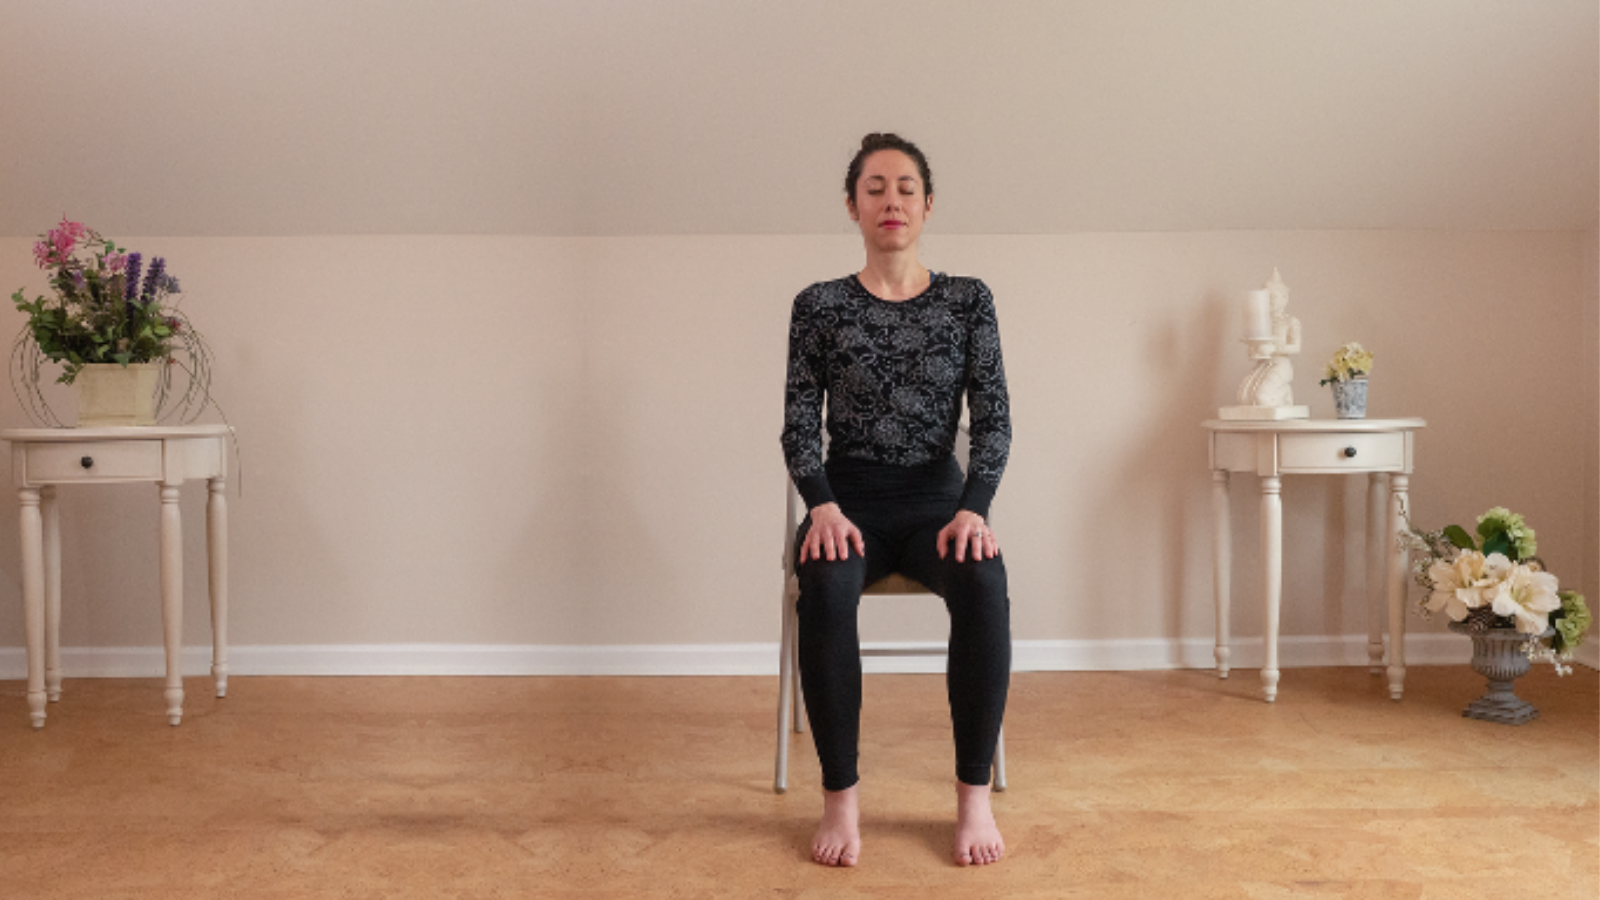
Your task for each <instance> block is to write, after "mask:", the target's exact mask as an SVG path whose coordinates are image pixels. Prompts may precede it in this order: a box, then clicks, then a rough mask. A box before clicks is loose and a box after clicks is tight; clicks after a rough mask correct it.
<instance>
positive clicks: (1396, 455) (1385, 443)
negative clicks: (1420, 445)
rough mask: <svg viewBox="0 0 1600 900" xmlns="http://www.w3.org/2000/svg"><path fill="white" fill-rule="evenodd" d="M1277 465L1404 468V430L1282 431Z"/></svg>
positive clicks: (1307, 469)
mask: <svg viewBox="0 0 1600 900" xmlns="http://www.w3.org/2000/svg"><path fill="white" fill-rule="evenodd" d="M1278 465H1279V468H1281V469H1282V470H1283V471H1285V472H1340V471H1351V472H1373V471H1377V472H1384V471H1397V472H1398V471H1404V470H1405V468H1406V435H1405V434H1404V433H1403V432H1398V431H1392V432H1378V433H1372V432H1333V433H1323V434H1292V433H1291V434H1282V435H1279V437H1278Z"/></svg>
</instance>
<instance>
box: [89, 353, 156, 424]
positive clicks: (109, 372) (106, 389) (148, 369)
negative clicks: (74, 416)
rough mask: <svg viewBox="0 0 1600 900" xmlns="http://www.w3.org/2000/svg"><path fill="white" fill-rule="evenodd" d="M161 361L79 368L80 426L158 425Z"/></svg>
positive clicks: (95, 365)
mask: <svg viewBox="0 0 1600 900" xmlns="http://www.w3.org/2000/svg"><path fill="white" fill-rule="evenodd" d="M160 376H161V367H160V364H159V363H134V364H132V365H128V366H119V365H117V364H115V363H110V364H100V363H96V364H92V365H87V366H84V367H83V368H82V369H80V370H79V371H78V377H77V378H75V379H73V382H72V383H73V385H74V386H76V387H77V389H78V427H79V428H102V427H105V426H109V425H154V424H155V423H156V381H157V379H158V378H160Z"/></svg>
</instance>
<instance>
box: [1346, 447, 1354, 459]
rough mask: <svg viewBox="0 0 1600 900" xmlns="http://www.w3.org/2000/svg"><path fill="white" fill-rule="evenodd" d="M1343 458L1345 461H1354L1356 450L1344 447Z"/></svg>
mask: <svg viewBox="0 0 1600 900" xmlns="http://www.w3.org/2000/svg"><path fill="white" fill-rule="evenodd" d="M1344 458H1345V459H1355V458H1356V448H1354V447H1346V448H1344Z"/></svg>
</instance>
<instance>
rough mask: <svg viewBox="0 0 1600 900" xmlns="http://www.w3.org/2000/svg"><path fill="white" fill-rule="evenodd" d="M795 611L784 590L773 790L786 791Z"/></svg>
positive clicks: (792, 716) (793, 662) (794, 694)
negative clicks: (776, 748) (776, 749)
mask: <svg viewBox="0 0 1600 900" xmlns="http://www.w3.org/2000/svg"><path fill="white" fill-rule="evenodd" d="M795 627H796V622H795V609H794V597H793V592H792V591H790V590H789V588H788V586H785V587H784V590H783V628H782V633H781V637H780V638H779V645H778V752H777V760H776V761H775V762H774V764H773V773H772V790H773V791H774V792H775V793H779V794H782V793H784V792H786V791H787V790H789V728H790V721H791V720H794V719H795V711H794V705H795V697H796V696H798V695H799V691H797V690H795V669H796V666H795Z"/></svg>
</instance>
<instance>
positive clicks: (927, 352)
mask: <svg viewBox="0 0 1600 900" xmlns="http://www.w3.org/2000/svg"><path fill="white" fill-rule="evenodd" d="M845 195H846V199H845V205H846V208H847V209H848V210H849V212H850V218H851V219H852V220H854V221H855V222H856V223H857V224H858V225H859V226H860V228H861V236H862V239H863V242H864V243H865V244H866V257H867V258H866V265H865V266H864V267H863V268H862V270H861V272H860V273H859V274H856V275H851V276H849V277H846V278H841V279H838V280H836V281H825V282H819V283H817V284H814V285H812V286H811V287H808V288H806V289H805V290H804V291H802V292H801V293H800V295H799V296H798V297H796V298H795V301H794V312H793V316H792V318H791V321H790V326H789V374H788V383H787V390H786V395H785V409H784V429H783V450H784V456H785V458H786V461H787V463H788V467H789V475H790V477H791V478H793V479H794V483H795V487H796V488H797V489H798V490H799V492H800V495H801V497H802V498H804V500H805V504H806V507H807V509H808V510H809V513H808V515H807V516H806V519H805V521H804V522H803V523H802V524H801V526H800V530H799V532H798V535H797V536H796V539H795V545H796V547H797V548H798V560H797V567H796V568H797V572H798V575H799V581H800V602H799V622H800V632H799V659H800V684H801V689H802V691H804V695H805V702H806V712H807V715H808V717H809V720H810V723H811V729H812V733H813V737H814V740H815V743H816V747H817V755H818V757H819V758H820V761H821V764H822V786H823V792H824V793H823V796H824V805H823V814H822V822H821V824H820V825H819V826H818V828H817V833H816V836H815V838H813V840H812V846H811V855H812V859H814V860H815V861H817V862H819V863H822V864H824V865H844V866H853V865H855V864H856V861H857V859H858V858H859V855H860V850H861V834H860V827H859V803H858V800H859V797H858V795H859V788H858V785H857V781H858V775H857V773H856V759H857V744H858V738H859V735H860V730H861V653H860V638H859V636H858V633H857V628H856V610H857V608H858V606H859V605H860V601H861V591H862V589H863V588H864V587H865V586H867V585H869V584H871V583H873V582H874V581H877V580H878V579H879V578H882V577H884V576H885V575H888V574H890V573H891V572H899V573H902V574H904V575H905V576H907V577H909V578H912V579H915V580H916V581H919V582H921V583H922V584H923V585H926V586H927V587H928V588H929V589H930V590H932V591H933V592H934V593H936V594H938V595H939V596H941V597H943V598H944V601H945V606H946V608H947V609H948V610H949V612H950V658H949V669H948V674H947V676H946V680H947V688H948V692H949V698H950V718H951V721H952V724H953V726H954V730H955V746H956V837H955V861H956V862H957V863H958V864H960V865H982V864H986V863H992V862H997V861H999V859H1000V857H1001V855H1002V854H1003V853H1004V851H1005V846H1004V843H1003V842H1002V841H1001V838H1000V832H999V829H998V828H997V827H996V825H995V821H994V815H993V813H992V812H991V811H990V807H989V779H990V770H991V768H992V765H993V761H994V753H995V744H996V741H997V739H998V737H999V734H1000V724H1001V719H1002V717H1003V715H1004V713H1005V704H1006V689H1007V685H1008V682H1009V680H1010V673H1011V625H1010V600H1009V598H1008V597H1007V594H1006V573H1005V564H1004V562H1003V561H1002V560H1001V558H1000V548H999V544H998V543H997V542H996V539H995V535H994V532H992V531H991V530H989V527H988V526H987V524H986V523H985V521H984V519H985V517H986V516H987V515H988V512H989V503H990V501H991V500H992V499H993V498H994V494H995V489H996V488H997V487H998V486H999V484H1000V474H1001V472H1002V470H1004V468H1005V464H1006V457H1007V454H1008V452H1009V450H1010V444H1011V420H1010V409H1009V401H1008V399H1007V396H1006V383H1005V370H1004V368H1003V367H1002V365H1001V361H1000V330H999V325H998V323H997V321H996V318H995V312H994V299H993V297H991V296H990V294H989V289H988V288H987V287H986V286H985V285H984V284H983V282H981V281H979V280H977V279H976V278H959V277H955V276H951V275H946V274H944V273H939V272H930V271H929V270H928V269H926V268H924V267H923V266H922V264H921V263H920V262H918V261H917V240H918V237H919V236H920V235H921V233H922V226H923V222H924V221H925V220H926V219H927V217H928V215H929V214H930V213H931V212H932V211H933V178H932V174H931V173H930V172H929V170H928V162H927V159H926V158H925V157H924V156H923V154H922V151H920V150H918V149H917V148H916V146H915V145H913V144H911V143H910V142H909V141H905V140H903V139H901V138H899V137H897V136H895V135H892V134H869V135H867V136H866V137H865V138H863V139H862V141H861V150H860V152H858V153H857V154H856V156H855V159H854V160H853V161H852V162H851V163H850V169H849V173H848V174H847V175H846V177H845ZM963 395H965V398H966V402H967V407H968V410H969V412H970V414H971V450H972V452H971V459H970V462H969V465H968V469H969V471H968V472H967V473H966V474H965V475H963V474H962V472H961V467H960V465H959V464H958V463H957V462H956V459H955V453H954V451H955V444H956V432H957V429H958V425H959V422H960V417H961V405H962V398H963ZM824 402H826V403H827V428H828V439H829V443H828V457H827V461H826V463H824V461H823V457H822V447H823V442H822V413H823V403H824Z"/></svg>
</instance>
